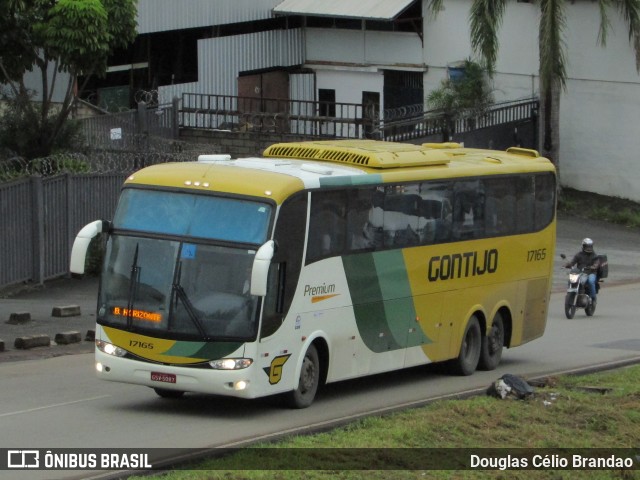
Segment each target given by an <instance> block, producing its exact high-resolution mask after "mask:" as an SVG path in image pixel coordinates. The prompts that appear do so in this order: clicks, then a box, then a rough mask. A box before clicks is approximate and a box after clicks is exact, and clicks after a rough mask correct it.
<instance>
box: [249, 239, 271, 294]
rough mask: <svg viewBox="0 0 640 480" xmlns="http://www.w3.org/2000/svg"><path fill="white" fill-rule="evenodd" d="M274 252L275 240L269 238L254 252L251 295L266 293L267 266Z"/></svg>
mask: <svg viewBox="0 0 640 480" xmlns="http://www.w3.org/2000/svg"><path fill="white" fill-rule="evenodd" d="M274 253H275V242H274V241H273V240H269V241H268V242H267V243H265V244H264V245H262V246H261V247H260V248H259V249H258V251H257V252H256V256H255V258H254V259H253V268H252V269H251V295H256V296H259V297H264V296H265V295H266V294H267V279H268V278H269V266H270V265H271V260H272V259H273V254H274Z"/></svg>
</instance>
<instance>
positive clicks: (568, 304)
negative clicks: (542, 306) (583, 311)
mask: <svg viewBox="0 0 640 480" xmlns="http://www.w3.org/2000/svg"><path fill="white" fill-rule="evenodd" d="M575 300H576V294H575V293H567V295H566V296H565V297H564V314H565V316H566V317H567V318H568V319H569V320H571V319H572V318H573V317H575V315H576V304H575Z"/></svg>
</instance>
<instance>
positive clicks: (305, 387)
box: [288, 345, 320, 408]
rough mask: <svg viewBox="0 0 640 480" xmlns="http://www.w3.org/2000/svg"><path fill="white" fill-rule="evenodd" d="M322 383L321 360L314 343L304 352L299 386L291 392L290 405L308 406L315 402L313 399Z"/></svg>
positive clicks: (295, 406) (296, 406)
mask: <svg viewBox="0 0 640 480" xmlns="http://www.w3.org/2000/svg"><path fill="white" fill-rule="evenodd" d="M319 384H320V360H319V358H318V351H317V350H316V347H315V346H314V345H310V346H309V349H308V350H307V353H305V354H304V360H303V361H302V368H301V369H300V379H299V381H298V388H296V389H295V390H293V391H291V392H289V398H288V400H289V405H290V406H291V407H292V408H306V407H308V406H309V405H311V404H312V403H313V399H314V398H315V396H316V392H317V391H318V385H319Z"/></svg>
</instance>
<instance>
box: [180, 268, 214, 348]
mask: <svg viewBox="0 0 640 480" xmlns="http://www.w3.org/2000/svg"><path fill="white" fill-rule="evenodd" d="M181 276H182V262H178V268H177V269H176V274H175V276H174V279H173V285H172V286H171V297H173V294H174V293H175V295H176V302H175V303H176V304H177V300H178V299H180V301H181V302H182V305H184V309H185V310H186V311H187V314H188V315H189V319H190V320H191V321H192V322H193V324H194V325H195V326H196V328H197V329H198V332H199V333H200V335H201V337H202V338H203V339H204V338H206V337H207V332H206V331H205V330H204V327H203V326H202V322H201V321H200V319H199V318H198V314H197V313H196V309H195V308H194V306H193V304H192V303H191V300H189V296H188V295H187V292H185V291H184V288H182V285H180V277H181ZM171 303H172V304H173V303H174V302H173V301H172V302H171ZM172 310H173V311H174V312H175V309H172Z"/></svg>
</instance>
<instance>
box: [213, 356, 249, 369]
mask: <svg viewBox="0 0 640 480" xmlns="http://www.w3.org/2000/svg"><path fill="white" fill-rule="evenodd" d="M252 363H253V360H251V359H250V358H221V359H220V360H211V361H210V362H209V365H211V368H213V369H215V370H242V369H243V368H247V367H249V366H250V365H251V364H252Z"/></svg>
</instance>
